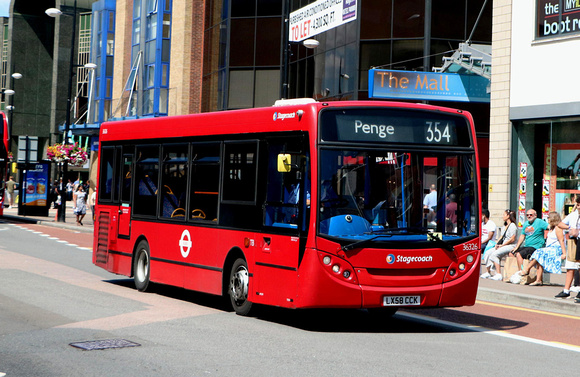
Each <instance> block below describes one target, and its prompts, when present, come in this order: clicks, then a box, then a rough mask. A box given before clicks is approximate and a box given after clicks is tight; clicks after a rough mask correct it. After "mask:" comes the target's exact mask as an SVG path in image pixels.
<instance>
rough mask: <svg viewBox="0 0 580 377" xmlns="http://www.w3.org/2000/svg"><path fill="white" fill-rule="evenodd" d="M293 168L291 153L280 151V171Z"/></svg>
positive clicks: (286, 171)
mask: <svg viewBox="0 0 580 377" xmlns="http://www.w3.org/2000/svg"><path fill="white" fill-rule="evenodd" d="M291 170H292V157H291V156H290V155H289V154H285V153H280V154H279V155H278V172H279V173H288V172H290V171H291Z"/></svg>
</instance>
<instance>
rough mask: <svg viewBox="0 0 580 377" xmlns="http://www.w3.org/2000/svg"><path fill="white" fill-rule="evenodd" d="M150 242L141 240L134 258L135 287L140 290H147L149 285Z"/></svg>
mask: <svg viewBox="0 0 580 377" xmlns="http://www.w3.org/2000/svg"><path fill="white" fill-rule="evenodd" d="M150 255H151V253H150V251H149V244H148V243H147V241H141V242H139V244H138V245H137V250H136V251H135V259H134V260H133V279H134V280H135V287H136V288H137V290H138V291H140V292H145V291H146V290H147V287H149V274H150V268H151V267H150V258H149V256H150Z"/></svg>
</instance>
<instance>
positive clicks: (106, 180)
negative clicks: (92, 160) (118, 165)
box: [97, 147, 115, 202]
mask: <svg viewBox="0 0 580 377" xmlns="http://www.w3.org/2000/svg"><path fill="white" fill-rule="evenodd" d="M114 166H115V148H114V147H113V148H111V147H103V148H102V150H101V169H100V170H101V176H100V182H99V194H98V195H97V198H98V200H99V202H110V201H111V200H112V199H113V174H114Z"/></svg>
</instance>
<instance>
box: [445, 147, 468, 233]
mask: <svg viewBox="0 0 580 377" xmlns="http://www.w3.org/2000/svg"><path fill="white" fill-rule="evenodd" d="M472 167H473V161H472V159H471V157H468V156H453V157H447V158H446V159H445V169H444V171H445V174H444V176H445V232H446V233H448V234H457V235H463V236H466V235H470V234H476V230H475V226H476V225H475V224H476V222H475V220H474V219H472V215H473V214H475V202H476V201H475V193H474V188H473V185H474V181H473V179H474V172H473V169H472Z"/></svg>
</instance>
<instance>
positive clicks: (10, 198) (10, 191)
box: [6, 176, 18, 208]
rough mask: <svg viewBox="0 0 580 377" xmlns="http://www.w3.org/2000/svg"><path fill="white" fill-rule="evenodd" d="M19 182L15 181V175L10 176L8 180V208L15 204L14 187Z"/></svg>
mask: <svg viewBox="0 0 580 377" xmlns="http://www.w3.org/2000/svg"><path fill="white" fill-rule="evenodd" d="M17 185H18V184H17V183H16V182H14V177H13V176H10V178H8V182H6V190H7V191H8V208H12V206H13V205H14V189H15V188H16V186H17Z"/></svg>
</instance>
